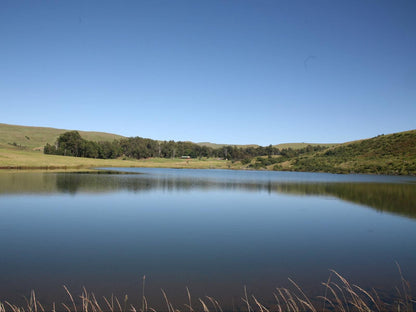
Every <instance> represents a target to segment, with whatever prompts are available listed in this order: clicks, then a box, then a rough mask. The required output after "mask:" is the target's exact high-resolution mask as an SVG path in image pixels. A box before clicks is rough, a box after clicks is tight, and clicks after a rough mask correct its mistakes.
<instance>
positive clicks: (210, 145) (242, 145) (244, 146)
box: [196, 142, 260, 148]
mask: <svg viewBox="0 0 416 312" xmlns="http://www.w3.org/2000/svg"><path fill="white" fill-rule="evenodd" d="M196 144H198V145H200V146H206V147H211V148H220V147H224V146H237V147H241V148H247V147H259V146H260V145H257V144H216V143H210V142H198V143H196Z"/></svg>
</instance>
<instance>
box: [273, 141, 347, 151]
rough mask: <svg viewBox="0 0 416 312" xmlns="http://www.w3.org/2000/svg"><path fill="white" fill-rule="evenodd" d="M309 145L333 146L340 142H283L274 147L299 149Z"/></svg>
mask: <svg viewBox="0 0 416 312" xmlns="http://www.w3.org/2000/svg"><path fill="white" fill-rule="evenodd" d="M308 145H311V146H327V147H332V146H337V145H339V143H282V144H277V145H273V147H276V148H278V149H283V148H291V149H294V150H297V149H301V148H305V147H307V146H308Z"/></svg>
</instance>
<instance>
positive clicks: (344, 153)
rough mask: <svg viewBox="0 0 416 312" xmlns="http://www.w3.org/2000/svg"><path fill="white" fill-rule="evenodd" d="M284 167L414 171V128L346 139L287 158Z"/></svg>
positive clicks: (295, 168) (338, 170)
mask: <svg viewBox="0 0 416 312" xmlns="http://www.w3.org/2000/svg"><path fill="white" fill-rule="evenodd" d="M285 167H286V169H289V170H295V171H311V172H314V171H320V172H333V173H377V174H402V175H407V174H409V175H415V174H416V130H411V131H405V132H399V133H393V134H388V135H379V136H377V137H374V138H371V139H365V140H360V141H354V142H347V143H344V144H341V145H337V146H334V147H331V148H328V149H326V150H323V151H320V152H317V153H313V154H309V155H301V156H298V157H296V158H293V159H290V160H289V161H288V162H287V163H286V166H285Z"/></svg>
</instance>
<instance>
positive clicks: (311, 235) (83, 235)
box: [0, 168, 416, 307]
mask: <svg viewBox="0 0 416 312" xmlns="http://www.w3.org/2000/svg"><path fill="white" fill-rule="evenodd" d="M117 170H122V171H124V172H125V173H121V174H120V173H117V174H115V173H114V174H110V173H108V172H104V173H100V174H98V173H93V174H80V173H78V174H77V173H1V174H0V301H5V300H8V301H11V302H16V303H17V302H21V301H22V296H28V295H29V293H30V290H31V289H34V290H36V292H37V296H38V299H39V300H40V301H41V302H46V303H51V302H52V301H60V300H63V298H65V297H66V295H65V291H64V289H63V288H62V285H67V286H68V287H69V289H70V290H71V291H72V292H73V294H74V295H78V294H79V293H80V292H81V288H82V286H85V287H86V288H87V289H88V290H90V291H93V292H94V293H95V294H96V295H97V296H103V295H104V296H111V294H115V295H119V296H121V295H124V294H128V295H129V299H130V298H131V301H132V302H133V303H137V301H139V300H141V299H140V296H141V291H142V288H141V283H142V277H143V276H144V275H146V296H147V298H148V301H149V305H150V306H152V307H159V306H163V305H162V304H163V301H162V295H161V291H160V289H161V288H163V289H164V290H165V292H166V293H167V295H168V296H169V297H170V299H171V301H172V302H173V303H174V304H177V305H178V306H179V305H181V304H184V303H186V302H187V299H186V298H187V297H186V296H187V295H186V287H188V288H189V289H190V292H191V295H192V296H193V297H194V298H198V297H203V296H205V295H209V296H213V297H214V298H216V299H218V300H219V301H220V302H221V303H222V304H223V306H224V307H227V306H231V305H232V304H233V303H234V304H235V305H239V304H240V303H241V300H240V298H241V296H243V294H244V290H243V289H244V286H245V285H246V286H247V289H248V291H249V293H250V294H255V295H256V296H257V297H258V298H259V299H261V300H262V301H263V302H264V303H266V304H267V303H268V302H272V301H273V295H272V293H273V291H274V289H275V288H276V287H288V286H289V282H288V279H287V278H288V277H290V278H292V279H293V280H295V281H296V282H297V283H298V284H299V285H300V286H301V287H302V288H303V289H304V290H305V292H307V293H308V294H309V295H310V296H317V295H323V287H322V286H321V284H320V283H321V282H324V281H326V280H327V279H328V276H329V269H335V270H336V271H337V272H339V273H341V274H342V275H343V276H344V277H346V278H347V279H349V280H350V281H351V282H353V283H355V284H358V285H360V286H362V287H363V288H366V289H371V288H373V287H374V288H376V289H377V290H379V291H380V292H381V293H386V294H389V292H393V291H394V287H395V286H400V275H399V273H398V270H397V267H396V264H395V261H397V262H398V263H399V264H400V266H401V268H402V270H403V274H404V276H405V278H406V279H408V280H410V282H411V283H412V284H413V285H414V283H415V282H416V266H415V263H416V178H414V177H387V176H369V175H332V174H319V173H294V172H261V171H230V170H186V169H182V170H177V169H149V168H147V169H144V168H128V169H127V168H126V169H117ZM182 307H183V306H182Z"/></svg>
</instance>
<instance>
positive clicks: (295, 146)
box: [196, 142, 340, 150]
mask: <svg viewBox="0 0 416 312" xmlns="http://www.w3.org/2000/svg"><path fill="white" fill-rule="evenodd" d="M196 144H198V145H201V146H207V147H212V148H220V147H223V146H229V145H231V146H237V147H241V148H247V147H254V148H256V147H259V146H260V145H258V144H215V143H210V142H198V143H196ZM339 144H340V143H281V144H276V145H273V147H276V148H278V149H283V148H291V149H295V150H297V149H301V148H304V147H307V146H308V145H312V146H318V145H320V146H326V147H332V146H336V145H339Z"/></svg>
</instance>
